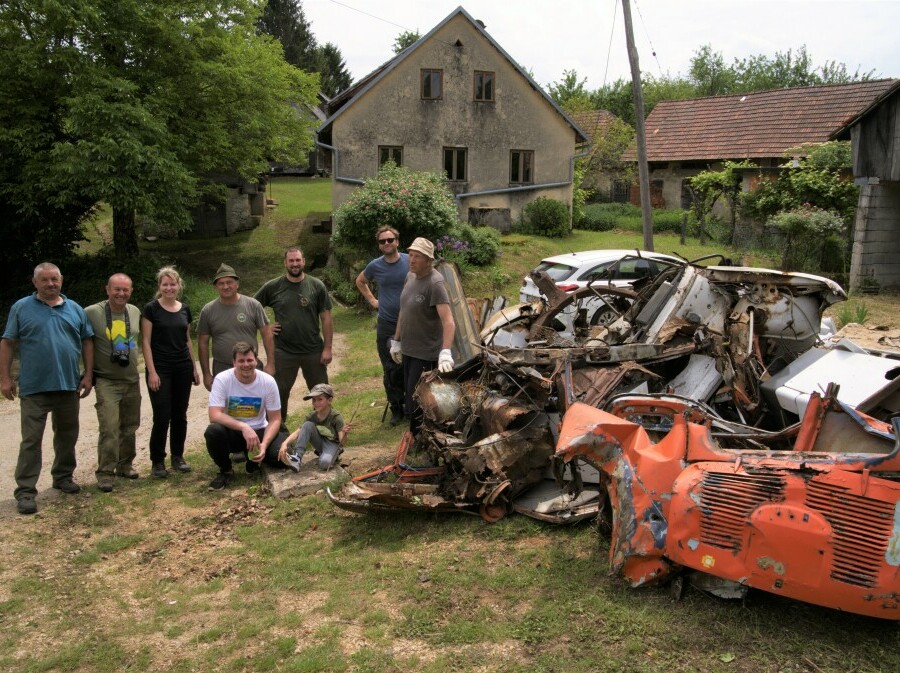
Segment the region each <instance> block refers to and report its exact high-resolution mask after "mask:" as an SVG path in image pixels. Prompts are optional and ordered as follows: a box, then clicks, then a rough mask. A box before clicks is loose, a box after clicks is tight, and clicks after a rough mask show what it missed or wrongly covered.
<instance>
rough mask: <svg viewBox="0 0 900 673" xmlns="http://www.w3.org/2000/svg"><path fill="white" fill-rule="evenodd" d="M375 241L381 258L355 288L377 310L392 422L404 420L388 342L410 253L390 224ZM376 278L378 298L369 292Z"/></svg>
mask: <svg viewBox="0 0 900 673" xmlns="http://www.w3.org/2000/svg"><path fill="white" fill-rule="evenodd" d="M375 240H376V241H378V247H379V249H380V250H381V252H382V255H381V257H377V258H375V259H373V260H372V261H371V262H369V264H368V265H367V266H366V268H365V269H363V270H362V271H361V272H360V274H359V275H358V276H357V277H356V287H357V289H359V291H360V294H362V296H363V297H364V298H365V300H366V301H367V302H369V305H370V306H371V307H372V308H375V309H378V323H377V327H376V332H375V333H376V346H377V347H378V358H379V359H380V360H381V369H382V371H383V372H384V376H383V382H384V392H385V394H387V400H388V404H389V405H390V407H391V425H397V424H399V423H401V422H402V421H403V416H404V409H403V399H404V397H405V387H404V385H403V365H398V364H397V363H396V362H394V361H393V360H392V359H391V353H390V344H389V343H388V340H389V339H391V338H393V336H394V331H395V330H396V329H397V316H398V315H399V314H400V293H401V292H402V291H403V283H405V282H406V276H407V274H409V255H407V254H406V253H405V252H400V251H399V249H400V234H398V233H397V230H396V229H394V228H393V227H387V226H385V227H379V228H378V231H376V232H375ZM373 280H374V281H375V284H376V285H377V286H378V297H377V298H376V297H375V295H374V294H373V293H372V290H371V288H370V287H369V282H371V281H373Z"/></svg>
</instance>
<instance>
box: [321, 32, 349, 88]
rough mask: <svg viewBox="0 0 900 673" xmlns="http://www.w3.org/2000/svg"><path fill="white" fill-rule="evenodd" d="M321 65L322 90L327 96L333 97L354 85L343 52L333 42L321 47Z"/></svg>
mask: <svg viewBox="0 0 900 673" xmlns="http://www.w3.org/2000/svg"><path fill="white" fill-rule="evenodd" d="M319 63H320V66H321V70H320V71H319V77H320V78H321V80H320V88H321V91H322V93H324V94H325V95H326V96H328V97H332V96H334V95H335V94H337V93H338V92H340V91H343V90H344V89H346V88H347V87H349V86H350V85H351V84H353V78H352V77H351V76H350V73H349V72H347V64H346V63H344V59H343V57H342V56H341V50H340V49H338V48H337V46H335V45H334V44H332V43H331V42H326V43H325V45H324V46H321V47H319Z"/></svg>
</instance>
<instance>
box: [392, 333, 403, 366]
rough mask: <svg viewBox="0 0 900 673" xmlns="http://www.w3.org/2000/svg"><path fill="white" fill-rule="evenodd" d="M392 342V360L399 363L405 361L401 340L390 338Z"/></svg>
mask: <svg viewBox="0 0 900 673" xmlns="http://www.w3.org/2000/svg"><path fill="white" fill-rule="evenodd" d="M388 342H389V343H390V344H391V360H393V361H394V362H396V363H397V364H398V365H399V364H402V363H403V353H401V352H400V342H399V341H397V340H396V339H388Z"/></svg>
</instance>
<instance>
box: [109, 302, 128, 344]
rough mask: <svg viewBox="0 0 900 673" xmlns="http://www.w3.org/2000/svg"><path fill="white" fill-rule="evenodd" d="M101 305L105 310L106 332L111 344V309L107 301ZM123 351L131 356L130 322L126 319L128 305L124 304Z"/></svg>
mask: <svg viewBox="0 0 900 673" xmlns="http://www.w3.org/2000/svg"><path fill="white" fill-rule="evenodd" d="M103 305H104V308H105V309H106V331H107V333H108V334H109V342H110V344H112V309H111V308H109V301H105V302H104V303H103ZM110 347H112V346H110ZM125 349H126V351H127V353H128V354H129V355H131V320H130V319H129V318H128V304H125Z"/></svg>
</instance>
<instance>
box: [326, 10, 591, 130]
mask: <svg viewBox="0 0 900 673" xmlns="http://www.w3.org/2000/svg"><path fill="white" fill-rule="evenodd" d="M457 15H462V16H463V17H465V18H466V20H467V21H469V23H471V24H472V26H473V27H474V28H475V29H476V30H477V31H478V32H479V33H481V35H482V36H483V37H484V39H485V40H487V41H488V42H489V43H490V44H491V46H492V47H494V49H496V50H497V51H498V52H500V54H501V56H503V58H505V59H506V60H507V61H508V62H509V63H510V65H512V66H513V68H515V69H516V71H517V72H518V73H519V74H520V75H522V77H524V78H525V79H527V80H528V82H529V83H530V84H531V86H532V87H534V89H535V91H538V92H539V93H540V94H541V96H543V98H544V100H546V101H547V103H548V104H549V105H551V106H552V107H553V108H554V109H555V110H556V111H557V112H558V113H559V114H560V115H561V116H562V117H563V119H565V120H566V123H568V124H569V126H571V127H572V129H573V130H574V131H575V134H576V137H575V141H576V144H577V143H583V142H585V140H586V136H585V134H584V132H583V131H582V130H581V128H579V126H578V124H576V123H575V122H574V121H572V119H571V118H570V117H569V116H568V115H567V114H566V113H565V112H564V111H563V109H562V108H561V107H559V106H558V105H557V104H556V102H555V101H554V100H553V99H552V98H550V96H548V95H547V93H546V92H545V91H544V90H543V89H542V88H541V87H540V85H539V84H538V83H537V82H535V81H534V80H533V79H532V78H531V76H530V75H529V74H528V73H527V72H525V70H523V69H522V67H521V66H520V65H519V64H518V63H516V62H515V60H513V58H512V57H511V56H510V55H509V54H507V53H506V51H505V50H504V49H503V47H501V46H500V45H499V44H497V42H496V41H495V40H494V38H492V37H491V36H490V35H489V34H488V33H487V31H486V30H485V29H484V24H482V23H481V22H480V21H476V20H475V19H473V18H472V16H471V15H470V14H469V13H468V12H467V11H466V10H465V9H463V8H462V6H459V7H457V8H456V9H455V10H453V11H452V12H450V14H448V15H447V17H446V18H445V19H444V20H443V21H441V22H440V23H439V24H438V25H436V26H435V27H434V28H432V29H431V30H430V31H428V33H427V34H425V35H423V36H422V37H421V38H419V39H418V40H417V41H416V42H414V43H413V44H411V45H410V46H408V47H407V48H406V49H404V50H403V51H401V52H400V53H399V54H397V55H396V56H394V57H393V58H392V59H390V60H389V61H386V62H385V63H382V64H381V65H380V66H378V67H377V68H375V70H373V71H372V72H370V73H369V74H368V75H366V76H365V77H363V78H362V79H360V80H359V81H358V82H355V83H354V84H353V85H351V86H350V87H348V88H347V89H344V90H343V91H341V92H339V93H338V94H337V95H335V97H334V98H332V99H331V101H329V103H328V107H327V110H328V113H329V117H328V119H326V120H325V121H324V122H323V123H322V125H321V126H320V127H319V132H322V131H324V130H325V129H327V128H328V127H329V126H331V124H332V122H334V120H335V119H336V118H337V117H339V116H340V115H341V113H342V112H343V110H344V109H346V108H347V107H348V106H350V105H352V104H353V103H354V102H356V101H357V100H358V99H359V98H360V97H362V96H364V95H365V94H366V93H367V92H368V91H369V90H370V89H371V88H372V87H374V86H375V85H376V84H377V83H378V82H379V81H380V80H381V79H383V78H384V77H385V76H386V75H387V74H388V73H389V72H391V71H392V70H393V69H394V68H396V67H397V66H398V65H399V64H400V63H402V62H403V61H404V60H406V59H407V58H408V57H409V56H410V54H412V53H414V52H415V51H416V49H418V48H419V47H420V46H421V45H422V44H424V43H425V42H427V41H428V39H429V38H430V37H431V36H432V35H434V34H435V33H436V32H438V31H439V30H440V29H441V28H442V27H443V26H444V25H446V24H447V23H448V22H449V21H450V20H451V19H453V18H454V17H456V16H457Z"/></svg>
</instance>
